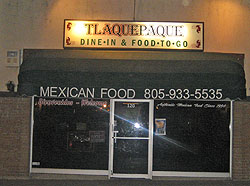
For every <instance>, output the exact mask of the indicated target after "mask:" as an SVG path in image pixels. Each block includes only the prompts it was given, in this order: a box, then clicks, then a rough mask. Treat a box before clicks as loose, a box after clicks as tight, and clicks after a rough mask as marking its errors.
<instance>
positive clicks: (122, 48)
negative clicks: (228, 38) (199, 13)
mask: <svg viewBox="0 0 250 186" xmlns="http://www.w3.org/2000/svg"><path fill="white" fill-rule="evenodd" d="M68 21H72V22H73V21H86V22H96V23H105V22H106V23H124V24H126V23H130V24H134V23H145V24H146V23H148V24H149V23H164V24H169V23H173V24H178V23H183V24H200V25H201V27H200V32H201V42H200V43H199V49H192V48H183V47H181V48H176V47H175V48H166V47H162V48H160V47H150V48H147V47H141V46H139V47H122V46H116V47H114V46H113V47H111V46H98V47H96V46H83V47H78V46H67V44H66V27H67V25H66V23H67V22H68ZM104 35H105V34H104ZM116 37H117V36H116ZM123 37H124V36H123ZM126 37H134V36H126ZM137 37H143V36H137ZM167 37H169V36H167ZM130 39H131V38H130ZM162 41H163V40H162ZM197 41H198V40H197ZM104 43H105V41H104ZM171 43H172V41H171ZM157 44H159V42H158V43H157ZM175 44H176V43H175ZM135 45H136V44H135ZM161 45H164V44H163V42H162V43H161ZM63 48H64V49H67V50H68V49H73V50H74V49H83V50H90V49H92V50H137V51H138V50H144V51H145V50H146V51H149V50H151V51H193V52H203V51H204V22H187V21H185V22H183V21H165V22H164V21H161V22H158V21H128V20H82V19H64V27H63Z"/></svg>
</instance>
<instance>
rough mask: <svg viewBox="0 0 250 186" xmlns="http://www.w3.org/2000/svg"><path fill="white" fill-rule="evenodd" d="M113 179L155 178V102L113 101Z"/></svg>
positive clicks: (111, 114)
mask: <svg viewBox="0 0 250 186" xmlns="http://www.w3.org/2000/svg"><path fill="white" fill-rule="evenodd" d="M110 121H111V123H110V148H109V178H110V177H124V178H148V179H151V178H152V138H153V124H152V121H153V101H151V100H120V99H119V100H111V112H110Z"/></svg>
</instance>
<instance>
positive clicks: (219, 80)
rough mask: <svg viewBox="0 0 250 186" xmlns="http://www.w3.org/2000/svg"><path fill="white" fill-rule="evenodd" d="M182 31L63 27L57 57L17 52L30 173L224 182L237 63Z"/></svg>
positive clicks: (177, 26) (198, 28)
mask: <svg viewBox="0 0 250 186" xmlns="http://www.w3.org/2000/svg"><path fill="white" fill-rule="evenodd" d="M79 23H81V24H79ZM148 24H149V26H148ZM186 24H187V23H147V22H146V23H145V22H141V23H140V24H139V23H136V22H129V23H128V22H125V23H121V22H118V23H117V22H108V23H106V22H84V23H82V22H81V21H74V20H65V31H64V48H65V49H64V50H39V49H27V50H24V54H23V64H22V66H21V69H20V73H19V85H18V92H19V94H20V95H27V96H34V95H35V96H34V97H33V102H32V106H33V108H32V124H31V152H30V173H59V174H84V175H106V176H108V177H109V178H112V177H125V178H148V179H152V177H154V176H186V177H224V178H230V177H232V133H233V130H232V126H233V114H232V112H233V111H232V110H233V101H234V100H236V99H244V98H245V97H246V88H245V74H244V70H243V67H242V65H243V63H244V55H241V54H225V53H205V52H203V49H204V41H203V34H204V33H203V24H202V23H192V24H191V23H188V24H191V25H188V26H186ZM74 28H77V30H78V32H77V33H78V34H75V35H73V36H72V35H70V32H71V31H72V30H74ZM84 28H85V34H86V37H83V35H82V29H84ZM190 30H191V31H190ZM190 32H191V33H190ZM192 32H194V33H195V34H192ZM79 33H80V34H79ZM79 35H80V36H79ZM190 35H191V36H190ZM109 37H110V38H109ZM163 38H164V39H163ZM82 48H85V50H79V49H82ZM107 48H108V50H106V49H107ZM69 49H74V50H69ZM96 49H105V50H96ZM117 49H119V50H117ZM138 49H140V50H138ZM170 50H174V51H170ZM184 50H186V51H184Z"/></svg>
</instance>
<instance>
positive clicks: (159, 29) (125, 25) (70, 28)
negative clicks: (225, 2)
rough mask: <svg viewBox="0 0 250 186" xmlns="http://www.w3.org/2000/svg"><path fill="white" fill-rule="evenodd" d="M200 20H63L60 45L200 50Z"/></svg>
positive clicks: (201, 49) (201, 40)
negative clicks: (185, 21) (194, 21)
mask: <svg viewBox="0 0 250 186" xmlns="http://www.w3.org/2000/svg"><path fill="white" fill-rule="evenodd" d="M203 30H204V27H203V23H182V22H115V21H80V20H65V21H64V41H63V47H64V48H100V49H103V48H110V49H115V48H118V49H165V50H166V49H167V50H168V49H171V50H196V51H203V50H204V41H203V33H204V31H203Z"/></svg>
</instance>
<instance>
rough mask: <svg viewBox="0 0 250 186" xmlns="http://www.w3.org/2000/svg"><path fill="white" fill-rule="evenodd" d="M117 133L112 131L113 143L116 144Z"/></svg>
mask: <svg viewBox="0 0 250 186" xmlns="http://www.w3.org/2000/svg"><path fill="white" fill-rule="evenodd" d="M118 132H119V131H117V130H115V131H113V133H114V137H113V138H114V143H116V137H117V133H118Z"/></svg>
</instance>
